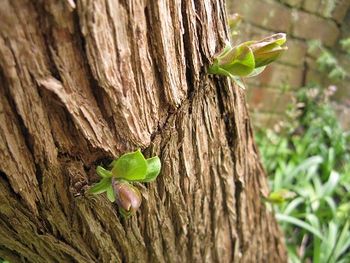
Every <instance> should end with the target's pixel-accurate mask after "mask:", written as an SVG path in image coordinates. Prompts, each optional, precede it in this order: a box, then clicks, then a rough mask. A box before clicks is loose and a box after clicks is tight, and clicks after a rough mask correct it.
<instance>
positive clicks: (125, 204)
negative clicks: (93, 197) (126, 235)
mask: <svg viewBox="0 0 350 263" xmlns="http://www.w3.org/2000/svg"><path fill="white" fill-rule="evenodd" d="M109 168H110V169H109V170H107V169H105V168H103V167H102V166H97V168H96V172H97V174H98V175H99V176H100V177H101V180H100V181H99V182H98V183H97V184H95V185H94V186H92V187H91V188H90V189H89V192H90V193H92V194H101V193H104V192H106V194H107V197H108V199H109V200H110V201H111V202H116V203H117V204H118V206H119V211H120V213H121V214H122V215H123V216H129V215H131V214H133V213H135V212H136V210H137V209H138V208H139V207H140V205H141V200H142V197H141V193H140V191H139V190H138V189H137V188H136V187H135V186H133V185H132V183H134V182H141V183H144V182H152V181H154V180H155V179H156V178H157V176H158V175H159V173H160V169H161V163H160V159H159V157H158V156H155V157H152V158H149V159H145V157H144V156H143V154H142V153H141V151H140V150H137V151H135V152H131V153H126V154H124V155H122V156H121V157H120V158H118V159H116V160H114V161H113V162H112V163H111V164H110V165H109Z"/></svg>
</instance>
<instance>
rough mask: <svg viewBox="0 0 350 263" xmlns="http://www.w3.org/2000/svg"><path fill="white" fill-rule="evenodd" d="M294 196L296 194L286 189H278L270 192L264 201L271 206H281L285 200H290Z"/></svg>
mask: <svg viewBox="0 0 350 263" xmlns="http://www.w3.org/2000/svg"><path fill="white" fill-rule="evenodd" d="M295 196H296V193H294V192H292V191H289V190H287V189H279V190H277V191H274V192H271V193H270V194H269V196H268V197H267V198H265V200H266V201H267V202H269V203H273V204H282V203H284V202H285V201H286V200H289V199H292V198H294V197H295Z"/></svg>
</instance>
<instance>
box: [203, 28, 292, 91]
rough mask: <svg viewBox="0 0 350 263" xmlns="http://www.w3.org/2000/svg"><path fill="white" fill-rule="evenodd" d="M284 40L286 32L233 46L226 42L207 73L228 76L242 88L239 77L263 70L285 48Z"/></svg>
mask: <svg viewBox="0 0 350 263" xmlns="http://www.w3.org/2000/svg"><path fill="white" fill-rule="evenodd" d="M285 42H286V34H284V33H278V34H274V35H272V36H269V37H266V38H264V39H262V40H260V41H247V42H244V43H242V44H239V45H237V46H234V47H232V46H231V44H230V43H227V44H226V46H225V48H224V49H223V50H222V51H221V52H220V53H219V54H217V55H216V56H215V57H214V62H213V64H212V65H211V66H210V67H209V69H208V73H209V74H217V75H223V76H226V77H230V78H231V79H233V80H234V81H235V82H236V83H237V84H238V85H239V86H240V87H241V88H243V89H244V85H243V82H242V80H241V78H242V77H254V76H257V75H259V74H260V73H261V72H263V71H264V69H265V67H266V65H268V64H270V63H271V62H273V61H275V60H276V59H277V58H278V57H279V56H280V55H281V54H282V53H283V52H284V51H285V50H287V47H285V46H283V44H284V43H285Z"/></svg>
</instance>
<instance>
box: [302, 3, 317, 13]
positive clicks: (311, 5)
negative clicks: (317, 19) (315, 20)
mask: <svg viewBox="0 0 350 263" xmlns="http://www.w3.org/2000/svg"><path fill="white" fill-rule="evenodd" d="M320 2H321V0H305V1H304V3H303V9H304V10H307V11H309V12H311V13H317V11H318V8H319V6H320Z"/></svg>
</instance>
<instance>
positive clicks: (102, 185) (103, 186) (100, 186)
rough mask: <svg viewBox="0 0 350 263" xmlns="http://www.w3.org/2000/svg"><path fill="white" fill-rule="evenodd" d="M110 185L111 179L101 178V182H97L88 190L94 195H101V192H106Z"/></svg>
mask: <svg viewBox="0 0 350 263" xmlns="http://www.w3.org/2000/svg"><path fill="white" fill-rule="evenodd" d="M111 185H112V180H111V178H102V179H101V181H99V182H98V183H97V184H95V185H94V186H92V187H91V188H90V189H89V192H90V193H92V194H95V195H97V194H101V193H103V192H106V191H107V188H108V187H109V186H111Z"/></svg>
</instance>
